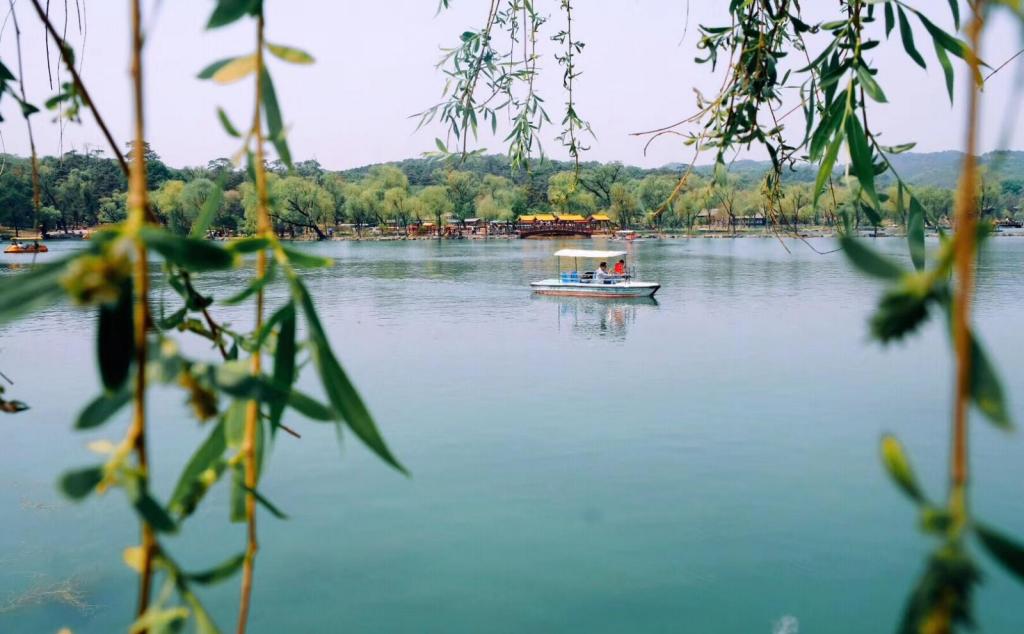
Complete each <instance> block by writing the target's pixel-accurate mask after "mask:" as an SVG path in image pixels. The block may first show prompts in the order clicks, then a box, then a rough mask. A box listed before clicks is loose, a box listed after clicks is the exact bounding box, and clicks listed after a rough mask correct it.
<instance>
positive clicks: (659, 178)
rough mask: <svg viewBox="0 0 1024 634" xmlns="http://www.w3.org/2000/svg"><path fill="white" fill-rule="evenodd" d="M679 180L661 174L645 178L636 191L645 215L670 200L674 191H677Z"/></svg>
mask: <svg viewBox="0 0 1024 634" xmlns="http://www.w3.org/2000/svg"><path fill="white" fill-rule="evenodd" d="M677 180H678V179H676V178H675V177H673V176H668V175H661V174H651V175H649V176H646V177H644V179H643V180H641V181H640V184H639V185H638V186H637V190H636V193H637V199H638V201H639V203H640V208H641V209H642V210H643V211H644V212H645V213H647V214H650V213H652V212H654V211H655V210H656V209H658V208H659V207H661V206H662V205H663V204H664V203H665V201H667V200H668V197H669V196H671V195H672V190H674V189H675V187H676V181H677Z"/></svg>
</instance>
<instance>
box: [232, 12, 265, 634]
mask: <svg viewBox="0 0 1024 634" xmlns="http://www.w3.org/2000/svg"><path fill="white" fill-rule="evenodd" d="M263 27H264V18H263V13H262V12H260V14H259V16H258V17H257V23H256V104H255V109H254V114H253V120H252V134H253V138H254V141H255V145H256V148H255V158H254V162H255V165H254V166H253V171H254V172H255V177H256V218H257V219H256V223H257V226H256V235H257V236H259V237H265V236H268V235H271V234H272V231H271V222H270V215H269V213H268V207H269V206H270V205H269V202H270V196H269V193H268V191H267V172H266V169H265V167H264V154H263V143H264V139H263V122H262V117H261V112H262V104H263V81H262V79H263V73H264V72H265V71H264V59H263ZM266 271H267V253H266V251H264V250H261V251H260V252H259V253H258V254H257V256H256V277H258V278H259V277H263V276H264V275H266ZM263 300H264V297H263V289H262V288H261V289H260V290H259V291H258V292H257V293H256V330H257V331H259V329H260V328H261V327H262V325H263ZM249 371H250V372H251V373H252V374H253V375H259V374H260V373H261V354H260V349H259V348H257V349H256V350H254V351H253V353H252V357H251V358H250V365H249ZM259 416H260V403H259V401H257V400H251V401H249V402H248V403H247V404H246V411H245V432H244V437H243V439H242V454H243V456H244V460H245V485H246V487H247V488H248V491H247V492H246V496H245V521H246V548H245V562H244V563H243V566H242V589H241V593H242V594H241V598H240V600H239V606H238V627H237V632H238V634H245V629H246V625H247V624H248V621H249V606H250V603H251V600H252V577H253V569H254V567H255V563H256V552H257V551H258V550H259V544H258V542H257V540H256V496H255V495H254V493H253V492H254V491H255V490H256V433H257V430H258V425H259V424H260V421H259Z"/></svg>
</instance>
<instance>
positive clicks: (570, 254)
mask: <svg viewBox="0 0 1024 634" xmlns="http://www.w3.org/2000/svg"><path fill="white" fill-rule="evenodd" d="M623 255H626V252H625V251H588V250H586V249H562V250H561V251H556V252H555V257H556V258H596V259H607V258H617V257H621V256H623Z"/></svg>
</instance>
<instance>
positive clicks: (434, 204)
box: [416, 185, 454, 236]
mask: <svg viewBox="0 0 1024 634" xmlns="http://www.w3.org/2000/svg"><path fill="white" fill-rule="evenodd" d="M416 197H417V198H418V199H419V201H420V204H421V205H422V209H423V213H424V214H427V215H430V216H433V217H434V219H435V222H436V225H435V226H436V227H437V235H438V236H440V235H441V226H442V224H443V222H444V218H445V216H447V215H448V214H450V213H452V210H453V209H454V205H453V204H452V200H451V196H450V194H449V193H448V188H447V187H445V186H443V185H429V186H427V187H424V188H423V189H422V190H420V193H419V194H417V196H416Z"/></svg>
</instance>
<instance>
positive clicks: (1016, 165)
mask: <svg viewBox="0 0 1024 634" xmlns="http://www.w3.org/2000/svg"><path fill="white" fill-rule="evenodd" d="M889 158H890V160H891V161H892V164H893V167H895V168H896V171H897V172H898V173H899V174H900V176H902V177H903V178H904V180H906V181H907V182H909V183H911V184H914V185H925V186H931V187H951V186H952V185H953V184H954V183H956V181H957V179H958V178H959V175H960V166H961V165H962V164H963V158H964V154H963V152H954V151H946V152H922V153H918V152H907V153H905V154H895V155H891V156H890V157H889ZM981 164H982V165H983V166H984V167H985V168H987V169H986V172H985V173H986V177H988V178H991V179H993V180H998V181H1005V180H1021V179H1024V152H1016V151H1005V152H989V153H987V154H984V155H982V156H981ZM684 167H685V166H684V165H683V164H681V163H679V164H675V163H673V164H671V165H667V166H665V168H664V169H666V170H669V171H672V172H679V171H680V170H681V169H683V168H684ZM769 167H770V164H769V162H768V161H749V160H741V161H736V162H734V163H733V164H732V165H731V166H730V169H729V172H730V173H731V174H733V175H734V176H737V177H739V178H740V179H741V180H751V179H758V178H760V177H761V176H763V175H764V173H765V171H767V170H768V168H769ZM815 169H816V168H813V167H812V166H810V165H802V166H798V167H797V168H796V170H795V171H793V172H790V173H789V176H788V179H787V180H789V181H790V182H810V183H813V182H814V177H815ZM698 172H700V173H704V174H707V173H710V168H709V167H706V166H702V167H699V168H698ZM880 180H881V182H883V183H888V182H889V181H891V180H892V177H891V176H890V175H888V174H887V175H885V177H883V178H882V179H880Z"/></svg>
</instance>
